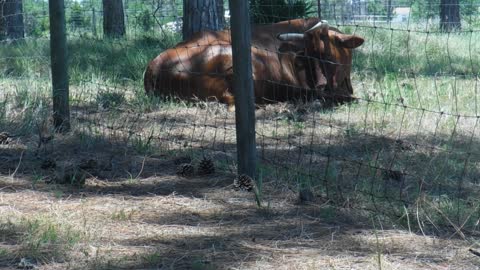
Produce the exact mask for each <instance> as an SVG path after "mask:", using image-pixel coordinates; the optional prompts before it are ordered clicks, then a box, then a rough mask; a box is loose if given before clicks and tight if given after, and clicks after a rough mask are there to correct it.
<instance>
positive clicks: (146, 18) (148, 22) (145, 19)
mask: <svg viewBox="0 0 480 270" xmlns="http://www.w3.org/2000/svg"><path fill="white" fill-rule="evenodd" d="M136 19H137V25H138V26H139V27H141V28H142V30H143V31H145V32H146V31H150V29H152V27H153V24H154V19H153V14H152V13H151V12H150V11H149V10H148V9H143V10H142V11H141V12H140V13H139V14H138V15H137V16H136Z"/></svg>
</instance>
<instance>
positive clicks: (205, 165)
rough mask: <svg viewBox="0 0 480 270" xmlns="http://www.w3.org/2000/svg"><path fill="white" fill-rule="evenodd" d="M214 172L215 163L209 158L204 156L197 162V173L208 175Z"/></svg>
mask: <svg viewBox="0 0 480 270" xmlns="http://www.w3.org/2000/svg"><path fill="white" fill-rule="evenodd" d="M214 172H215V165H214V164H213V161H212V160H211V159H210V158H207V157H204V158H203V159H202V160H201V161H200V164H198V170H197V173H198V175H208V174H212V173H214Z"/></svg>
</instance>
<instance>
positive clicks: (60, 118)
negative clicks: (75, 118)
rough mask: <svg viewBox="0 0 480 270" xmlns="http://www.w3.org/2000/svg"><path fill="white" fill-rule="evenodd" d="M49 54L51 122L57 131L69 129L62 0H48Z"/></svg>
mask: <svg viewBox="0 0 480 270" xmlns="http://www.w3.org/2000/svg"><path fill="white" fill-rule="evenodd" d="M48 7H49V12H50V54H51V65H52V87H53V123H54V126H55V130H56V131H57V132H67V131H69V130H70V108H69V102H68V95H69V94H68V63H67V61H68V56H67V35H66V27H65V3H64V0H49V1H48Z"/></svg>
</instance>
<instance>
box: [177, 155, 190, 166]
mask: <svg viewBox="0 0 480 270" xmlns="http://www.w3.org/2000/svg"><path fill="white" fill-rule="evenodd" d="M191 162H192V158H191V157H189V156H182V157H177V158H175V159H174V160H173V164H175V165H181V164H185V163H191Z"/></svg>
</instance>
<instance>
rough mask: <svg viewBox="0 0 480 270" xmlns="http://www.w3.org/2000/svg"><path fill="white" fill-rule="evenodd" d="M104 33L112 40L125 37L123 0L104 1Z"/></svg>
mask: <svg viewBox="0 0 480 270" xmlns="http://www.w3.org/2000/svg"><path fill="white" fill-rule="evenodd" d="M103 33H104V35H105V36H107V37H111V38H119V37H123V36H125V15H124V12H123V2H122V0H103Z"/></svg>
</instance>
